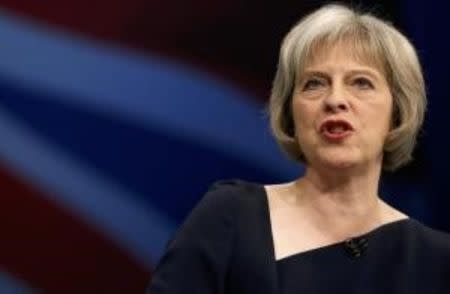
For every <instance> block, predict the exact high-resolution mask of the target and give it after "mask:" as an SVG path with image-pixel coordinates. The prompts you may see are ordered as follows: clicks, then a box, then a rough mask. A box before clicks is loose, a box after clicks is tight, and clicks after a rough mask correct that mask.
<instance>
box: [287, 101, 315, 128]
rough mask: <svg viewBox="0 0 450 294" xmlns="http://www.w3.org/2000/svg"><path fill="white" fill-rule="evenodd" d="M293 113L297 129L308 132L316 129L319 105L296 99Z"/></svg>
mask: <svg viewBox="0 0 450 294" xmlns="http://www.w3.org/2000/svg"><path fill="white" fill-rule="evenodd" d="M292 106H293V108H292V115H293V119H294V125H295V129H296V131H301V132H305V131H306V132H307V131H308V130H310V129H314V121H315V119H316V117H317V107H316V106H315V105H314V103H305V102H304V101H298V100H294V102H293V104H292Z"/></svg>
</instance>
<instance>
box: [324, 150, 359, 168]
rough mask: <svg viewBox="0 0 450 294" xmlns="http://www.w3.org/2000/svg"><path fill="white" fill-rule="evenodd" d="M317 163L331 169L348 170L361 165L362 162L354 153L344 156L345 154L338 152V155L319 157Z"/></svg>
mask: <svg viewBox="0 0 450 294" xmlns="http://www.w3.org/2000/svg"><path fill="white" fill-rule="evenodd" d="M318 163H319V164H320V165H322V166H325V167H327V168H331V169H349V168H352V167H355V166H358V165H359V164H361V163H362V160H361V159H360V158H359V156H357V154H355V153H353V154H345V152H340V153H338V154H333V153H331V154H323V155H319V157H318Z"/></svg>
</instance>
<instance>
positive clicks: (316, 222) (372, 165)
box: [266, 44, 407, 259]
mask: <svg viewBox="0 0 450 294" xmlns="http://www.w3.org/2000/svg"><path fill="white" fill-rule="evenodd" d="M330 49H331V50H330ZM349 52H351V49H350V48H346V47H345V45H343V44H341V45H339V44H338V45H335V46H334V47H332V48H328V50H323V51H322V52H319V54H318V55H316V58H314V60H312V61H311V62H310V63H309V64H307V65H306V67H305V70H304V72H303V74H302V75H301V78H300V80H299V81H298V82H297V85H296V87H295V90H294V93H293V97H292V110H293V119H294V125H295V130H296V135H297V138H298V140H299V144H300V146H301V148H302V150H303V152H304V154H305V157H306V159H307V162H308V163H307V165H306V173H305V175H304V176H303V177H301V178H299V179H297V180H296V181H294V182H291V183H286V184H281V185H269V186H266V190H267V195H268V200H269V209H270V214H271V223H272V232H273V238H274V245H275V255H276V258H277V259H279V258H283V257H285V256H288V255H291V254H294V253H298V252H301V251H306V250H309V249H314V248H317V247H321V246H325V245H329V244H332V243H335V242H340V241H343V240H345V239H347V238H349V237H351V236H357V235H360V234H363V233H367V232H369V231H371V230H373V229H375V228H377V227H379V226H381V225H383V224H386V223H389V222H393V221H396V220H400V219H403V218H406V217H407V216H406V215H404V214H403V213H401V212H399V211H397V210H395V209H394V208H392V207H390V206H389V205H388V204H386V203H385V202H383V201H382V200H381V199H380V198H379V196H378V184H379V178H380V173H381V167H382V160H383V144H384V141H385V138H386V135H387V134H388V132H389V126H390V120H391V113H392V104H393V98H392V95H391V92H390V88H389V85H388V83H387V81H386V78H385V76H384V74H383V70H382V69H381V68H379V67H377V66H376V65H374V64H371V63H370V62H364V61H362V60H359V59H360V58H358V59H356V58H355V57H354V54H349ZM330 118H331V119H344V120H346V121H348V122H349V123H350V124H351V125H352V126H353V128H354V130H353V132H352V133H351V135H350V136H348V137H346V138H345V139H343V140H339V141H330V140H327V138H325V137H324V136H323V134H322V133H321V132H320V126H321V124H322V123H323V122H324V121H325V120H327V119H330ZM299 232H300V234H299ZM304 236H307V238H305V237H304Z"/></svg>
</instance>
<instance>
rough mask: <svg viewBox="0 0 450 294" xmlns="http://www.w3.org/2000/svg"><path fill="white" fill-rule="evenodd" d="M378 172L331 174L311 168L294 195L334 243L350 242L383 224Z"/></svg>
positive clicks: (360, 171)
mask: <svg viewBox="0 0 450 294" xmlns="http://www.w3.org/2000/svg"><path fill="white" fill-rule="evenodd" d="M380 173H381V165H380V166H379V167H378V168H376V169H375V168H372V169H366V170H358V171H351V172H349V171H339V172H336V171H334V172H330V171H327V170H326V169H324V170H320V169H315V168H313V167H308V168H307V170H306V174H305V176H304V177H302V178H300V179H299V180H297V181H296V182H295V185H294V187H295V189H296V191H297V193H296V194H295V195H296V197H297V198H298V202H299V203H300V204H302V207H303V208H304V213H305V214H306V215H307V217H308V218H309V219H310V221H311V223H312V225H313V226H314V227H316V228H317V229H319V230H320V231H322V232H328V234H329V237H330V238H333V239H343V238H348V237H349V236H351V235H358V234H362V233H365V232H367V231H369V230H370V229H373V228H375V227H377V226H379V225H381V224H382V223H383V216H382V201H381V200H380V199H379V197H378V184H379V178H380Z"/></svg>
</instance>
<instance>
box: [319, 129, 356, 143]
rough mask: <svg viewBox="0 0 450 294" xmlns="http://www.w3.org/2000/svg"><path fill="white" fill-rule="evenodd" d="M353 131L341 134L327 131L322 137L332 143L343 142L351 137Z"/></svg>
mask: <svg viewBox="0 0 450 294" xmlns="http://www.w3.org/2000/svg"><path fill="white" fill-rule="evenodd" d="M351 134H352V131H345V132H341V133H330V132H327V131H324V132H322V136H324V137H325V139H327V140H330V141H342V140H344V139H345V138H347V137H349V136H351Z"/></svg>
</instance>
